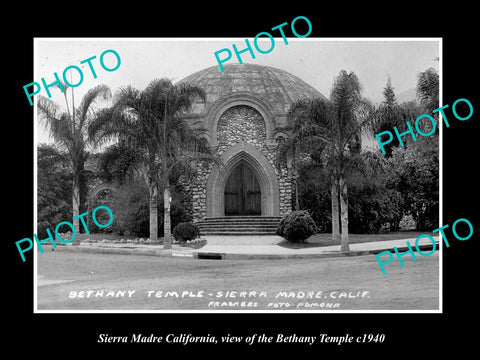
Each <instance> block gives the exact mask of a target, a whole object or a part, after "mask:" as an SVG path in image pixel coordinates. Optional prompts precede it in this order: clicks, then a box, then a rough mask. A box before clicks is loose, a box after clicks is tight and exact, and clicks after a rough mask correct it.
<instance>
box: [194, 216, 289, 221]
mask: <svg viewBox="0 0 480 360" xmlns="http://www.w3.org/2000/svg"><path fill="white" fill-rule="evenodd" d="M281 218H282V217H281V216H255V215H251V216H246V215H244V216H222V217H206V218H205V219H203V220H202V221H207V220H214V221H217V220H220V221H235V220H267V221H268V220H272V221H280V219H281Z"/></svg>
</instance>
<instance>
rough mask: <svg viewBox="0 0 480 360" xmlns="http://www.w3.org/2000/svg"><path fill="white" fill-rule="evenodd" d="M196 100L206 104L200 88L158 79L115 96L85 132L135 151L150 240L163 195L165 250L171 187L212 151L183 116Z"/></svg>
mask: <svg viewBox="0 0 480 360" xmlns="http://www.w3.org/2000/svg"><path fill="white" fill-rule="evenodd" d="M196 99H201V100H202V101H203V100H204V99H205V93H204V91H203V90H202V89H200V88H199V87H196V86H193V85H190V84H187V83H180V84H176V85H173V84H172V82H171V81H170V80H168V79H165V78H163V79H156V80H153V81H152V82H150V84H149V85H148V86H147V87H146V88H145V89H144V90H138V89H135V88H133V87H131V86H128V87H124V88H121V89H119V90H118V92H117V93H116V95H115V101H114V104H113V106H112V107H111V108H109V109H106V110H104V111H103V112H102V113H101V114H100V116H99V117H97V119H96V121H95V122H93V123H92V125H91V126H90V128H89V132H90V134H91V136H92V138H93V139H97V141H98V143H102V142H104V141H108V140H112V139H117V140H121V141H124V142H125V144H126V145H127V146H129V147H131V148H133V149H134V150H135V151H136V153H137V154H136V157H135V161H133V162H132V167H133V168H134V171H135V172H136V174H137V175H138V176H142V177H143V178H144V180H145V182H146V183H147V184H148V192H149V196H150V206H149V208H150V210H149V217H150V225H149V228H150V238H151V239H154V240H156V239H158V196H159V191H160V190H162V192H163V204H164V248H166V249H169V248H171V242H172V239H171V219H170V204H171V185H172V179H173V178H175V177H178V176H180V174H181V175H182V176H183V177H184V178H185V179H187V180H188V179H190V178H192V177H194V176H195V175H196V167H195V164H194V162H195V160H200V159H212V156H211V154H210V151H209V149H208V147H207V146H206V144H204V143H203V142H202V141H201V140H200V139H199V138H198V137H197V136H196V135H195V133H194V132H193V130H192V129H191V128H190V127H189V126H188V124H187V123H186V122H185V120H184V119H183V118H182V115H183V114H184V113H185V112H186V111H188V110H189V109H190V108H191V106H192V104H193V102H194V101H195V100H196Z"/></svg>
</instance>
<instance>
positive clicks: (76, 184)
mask: <svg viewBox="0 0 480 360" xmlns="http://www.w3.org/2000/svg"><path fill="white" fill-rule="evenodd" d="M72 212H73V221H72V222H73V227H74V228H75V232H76V237H75V239H74V240H73V243H72V244H73V245H78V244H79V243H80V239H79V237H78V235H79V234H80V223H79V220H80V219H79V218H78V217H77V216H78V215H79V214H80V174H79V173H78V172H75V174H74V176H73V185H72ZM76 217H77V218H76ZM75 218H76V219H75Z"/></svg>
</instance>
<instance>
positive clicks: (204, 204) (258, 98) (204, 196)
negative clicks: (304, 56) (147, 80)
mask: <svg viewBox="0 0 480 360" xmlns="http://www.w3.org/2000/svg"><path fill="white" fill-rule="evenodd" d="M180 82H187V83H190V84H192V85H195V86H198V87H200V88H202V89H203V90H204V91H205V93H206V101H205V102H199V103H196V104H194V106H193V108H192V111H191V112H190V113H189V114H188V115H186V121H187V122H188V124H189V125H190V127H191V128H192V129H194V130H195V132H196V133H197V134H198V135H199V136H200V137H201V138H202V139H204V141H206V142H207V144H208V145H209V146H210V147H211V149H212V151H213V152H214V153H215V154H216V155H217V157H218V159H219V160H220V164H217V165H214V164H213V163H205V162H200V163H199V164H198V177H197V180H196V181H195V182H193V183H190V184H185V188H186V191H187V193H188V194H189V196H190V198H191V202H192V204H191V205H192V206H191V208H192V217H193V219H194V221H200V220H203V219H205V218H212V217H213V218H218V217H224V216H251V215H255V216H262V217H278V216H282V215H284V214H287V213H288V212H289V211H291V210H292V193H293V191H292V190H293V181H294V179H293V178H292V172H291V169H289V166H283V167H280V168H279V167H278V166H276V164H275V155H276V154H275V150H276V148H277V146H278V144H279V143H280V142H282V141H284V140H285V139H287V138H288V137H289V136H290V134H291V126H290V124H288V121H287V113H288V110H289V108H290V106H291V104H292V103H293V102H295V101H296V100H299V99H305V98H315V97H323V95H321V94H320V93H319V92H318V91H317V90H315V89H314V88H313V87H312V86H310V85H308V84H307V83H305V82H304V81H302V80H301V79H299V78H298V77H296V76H294V75H292V74H290V73H288V72H286V71H283V70H280V69H276V68H273V67H269V66H261V65H256V64H232V65H225V71H224V72H221V71H220V69H219V67H218V66H213V67H210V68H207V69H204V70H201V71H198V72H196V73H194V74H192V75H190V76H188V77H186V78H185V79H183V80H181V81H180Z"/></svg>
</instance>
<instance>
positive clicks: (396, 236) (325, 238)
mask: <svg viewBox="0 0 480 360" xmlns="http://www.w3.org/2000/svg"><path fill="white" fill-rule="evenodd" d="M424 233H425V232H421V231H396V232H391V233H385V234H349V235H348V240H349V243H350V244H357V243H365V242H373V241H387V240H402V239H410V238H416V237H418V236H420V235H422V234H424ZM278 245H280V246H283V247H286V248H290V249H298V248H306V247H318V246H331V245H340V243H339V240H334V239H332V234H315V235H313V236H310V237H309V238H308V239H307V240H305V243H303V244H299V243H291V242H288V241H287V240H284V241H282V242H281V243H279V244H278Z"/></svg>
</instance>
